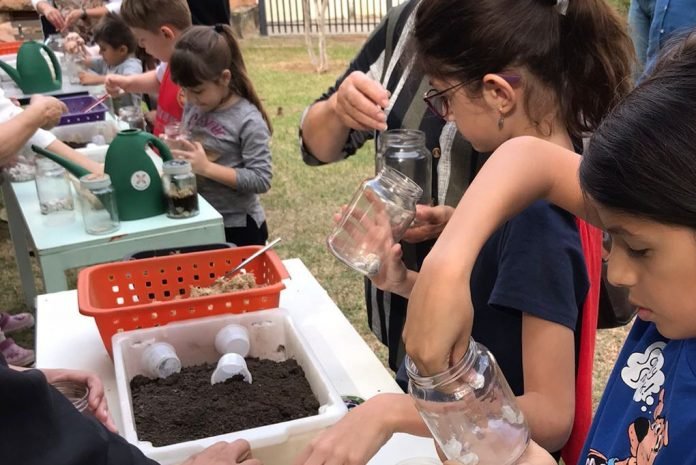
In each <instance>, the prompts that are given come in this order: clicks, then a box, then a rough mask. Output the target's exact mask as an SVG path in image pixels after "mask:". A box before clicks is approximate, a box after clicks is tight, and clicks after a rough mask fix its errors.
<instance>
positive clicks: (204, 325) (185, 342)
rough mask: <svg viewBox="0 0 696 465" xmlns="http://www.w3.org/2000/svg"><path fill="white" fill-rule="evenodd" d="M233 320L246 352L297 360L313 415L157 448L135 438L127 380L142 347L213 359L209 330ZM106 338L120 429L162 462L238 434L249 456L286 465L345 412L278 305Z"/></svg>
mask: <svg viewBox="0 0 696 465" xmlns="http://www.w3.org/2000/svg"><path fill="white" fill-rule="evenodd" d="M233 323H234V324H238V325H241V326H244V327H245V328H246V329H247V331H248V332H249V338H250V341H251V350H250V352H249V357H258V358H262V359H269V360H275V361H283V360H286V359H288V358H292V359H295V360H296V361H297V363H298V364H299V365H300V366H301V367H302V369H303V370H304V373H305V376H306V378H307V381H308V382H309V385H310V386H311V388H312V392H313V393H314V395H315V396H316V398H317V400H318V401H319V405H320V407H319V411H318V412H317V415H314V416H311V417H306V418H300V419H297V420H291V421H286V422H283V423H277V424H274V425H266V426H261V427H258V428H252V429H247V430H243V431H237V432H233V433H228V434H222V435H219V436H214V437H208V438H204V439H197V440H193V441H187V442H182V443H178V444H171V445H168V446H162V447H154V446H153V445H152V443H150V442H148V441H143V440H140V439H139V438H138V434H137V431H136V426H135V420H134V418H133V409H132V402H131V392H130V381H131V379H133V377H135V376H136V375H139V374H144V368H143V367H141V366H140V357H141V354H142V353H143V351H144V350H145V349H146V348H147V347H148V346H149V345H151V344H153V343H154V342H168V343H169V344H171V345H172V346H174V348H175V349H176V352H177V355H178V357H179V359H180V360H181V364H182V366H184V367H187V366H192V365H199V364H201V363H216V362H217V360H218V359H219V357H220V355H219V354H218V352H217V350H216V349H215V335H216V334H217V332H218V331H219V330H220V329H222V328H223V327H225V326H227V325H228V324H233ZM112 343H113V355H114V366H115V369H116V387H117V391H118V399H119V404H120V408H121V414H122V418H123V429H122V431H121V433H122V435H123V436H124V437H125V438H126V439H127V440H128V441H129V442H131V443H132V444H134V445H136V446H137V447H138V448H140V449H141V450H142V451H143V452H144V453H145V455H147V456H148V457H150V458H151V459H153V460H156V461H158V462H160V463H161V464H162V465H174V464H179V463H181V462H183V461H184V460H185V459H187V458H188V457H190V456H191V455H193V454H195V453H197V452H200V451H201V450H203V449H204V448H206V447H208V446H210V445H212V444H214V443H216V442H218V441H233V440H235V439H240V438H243V439H246V440H247V441H249V442H250V443H251V447H252V450H253V453H254V456H255V457H257V458H259V459H261V460H262V461H263V463H268V464H273V465H286V464H287V465H290V464H292V462H293V459H294V458H295V457H296V455H297V454H298V453H299V452H301V450H302V449H303V448H304V447H305V446H306V445H307V443H308V441H309V440H310V439H311V438H312V437H314V435H316V434H317V433H318V432H319V431H321V430H323V429H324V428H326V427H328V426H330V425H332V424H334V423H335V422H336V421H338V420H339V419H340V418H341V417H343V415H345V413H346V411H347V409H346V406H345V404H344V403H343V401H342V400H341V397H340V395H339V394H338V392H337V391H336V389H335V388H334V387H333V385H332V384H331V382H330V380H329V379H328V377H327V376H326V374H325V373H324V371H323V369H322V367H321V365H320V364H319V362H318V361H317V359H316V357H315V356H314V354H313V353H312V350H311V348H310V346H309V344H308V343H307V341H306V340H305V338H304V336H303V335H302V334H300V332H299V331H298V329H297V328H296V327H295V325H294V324H293V323H292V321H291V319H290V316H289V315H288V313H287V311H285V310H283V309H272V310H262V311H257V312H249V313H243V314H239V315H222V316H212V317H208V318H198V319H192V320H185V321H182V322H178V323H170V324H167V325H165V326H159V327H155V328H147V329H139V330H135V331H126V332H122V333H117V334H115V335H114V336H113V338H112ZM252 376H253V373H252ZM173 407H174V406H173Z"/></svg>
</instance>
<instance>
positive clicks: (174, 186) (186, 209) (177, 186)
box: [162, 160, 198, 218]
mask: <svg viewBox="0 0 696 465" xmlns="http://www.w3.org/2000/svg"><path fill="white" fill-rule="evenodd" d="M162 172H163V176H162V188H163V189H164V196H165V197H166V199H167V216H168V217H169V218H189V217H192V216H196V215H198V189H197V188H196V175H195V174H193V172H192V171H191V163H189V162H188V161H186V160H169V161H165V162H164V164H163V165H162Z"/></svg>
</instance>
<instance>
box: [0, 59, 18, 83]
mask: <svg viewBox="0 0 696 465" xmlns="http://www.w3.org/2000/svg"><path fill="white" fill-rule="evenodd" d="M0 69H2V70H3V71H4V72H6V73H7V75H8V76H10V78H11V79H12V80H13V81H14V82H16V83H17V85H19V81H20V78H19V72H17V70H16V69H14V68H13V67H12V66H10V65H8V64H7V63H5V62H4V61H2V60H0Z"/></svg>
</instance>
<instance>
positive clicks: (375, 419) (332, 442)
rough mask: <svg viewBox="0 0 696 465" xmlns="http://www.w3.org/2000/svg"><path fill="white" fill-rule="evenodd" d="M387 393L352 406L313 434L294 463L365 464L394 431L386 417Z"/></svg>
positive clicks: (299, 464) (315, 464)
mask: <svg viewBox="0 0 696 465" xmlns="http://www.w3.org/2000/svg"><path fill="white" fill-rule="evenodd" d="M390 399H391V396H390V395H385V396H382V395H380V396H376V397H373V398H372V399H370V400H368V401H367V402H365V403H364V404H362V405H359V406H357V407H355V408H354V409H352V410H351V411H350V412H348V413H347V414H346V416H345V417H343V418H342V419H341V421H339V422H338V423H336V424H335V425H334V426H332V427H331V428H329V429H327V430H326V431H324V432H322V433H321V434H320V435H319V436H317V437H316V438H314V439H313V440H312V441H311V442H310V444H309V445H308V446H307V447H306V448H305V450H304V451H302V453H300V455H299V456H298V457H297V458H296V459H295V462H294V465H324V464H331V465H364V464H366V463H367V462H368V461H369V460H370V459H371V458H372V456H374V455H375V454H376V453H377V451H378V450H379V449H380V447H382V446H383V445H384V444H385V443H386V442H387V441H388V440H389V438H390V437H391V436H392V434H393V433H394V431H393V429H392V428H391V426H390V425H389V424H388V421H387V420H386V414H387V413H388V412H389V411H390V408H391V407H393V406H391V405H390V403H389V401H390Z"/></svg>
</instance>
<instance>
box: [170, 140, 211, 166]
mask: <svg viewBox="0 0 696 465" xmlns="http://www.w3.org/2000/svg"><path fill="white" fill-rule="evenodd" d="M178 142H179V143H180V144H181V145H182V147H183V150H172V156H173V157H174V158H180V159H182V160H187V161H188V162H189V163H191V170H192V171H193V172H194V173H196V174H201V173H202V172H203V171H204V170H205V167H206V166H207V165H208V163H211V161H210V160H208V157H207V156H206V154H205V150H204V149H203V146H202V145H201V143H200V142H189V141H187V140H179V141H178Z"/></svg>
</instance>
